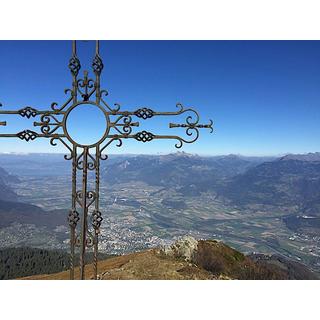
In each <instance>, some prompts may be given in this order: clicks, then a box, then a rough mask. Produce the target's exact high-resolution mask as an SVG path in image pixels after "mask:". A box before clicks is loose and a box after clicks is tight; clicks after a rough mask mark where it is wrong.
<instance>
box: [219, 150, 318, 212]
mask: <svg viewBox="0 0 320 320" xmlns="http://www.w3.org/2000/svg"><path fill="white" fill-rule="evenodd" d="M310 159H312V161H311V160H310ZM316 160H317V157H316V156H313V157H312V156H311V155H308V156H305V157H302V156H301V157H299V156H297V155H296V156H293V155H290V156H286V157H283V158H280V159H278V160H276V161H271V162H265V163H262V164H260V165H258V166H256V167H254V168H250V169H249V170H247V171H246V172H245V173H243V174H240V175H237V176H235V177H233V178H231V179H230V180H229V181H228V183H227V184H226V186H225V187H224V188H222V190H221V194H222V195H223V196H224V197H226V198H229V199H231V200H232V201H233V202H234V203H235V204H240V205H245V204H266V205H278V206H292V207H293V206H297V209H298V210H299V211H300V212H302V213H314V214H320V161H316Z"/></svg>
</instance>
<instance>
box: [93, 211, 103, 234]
mask: <svg viewBox="0 0 320 320" xmlns="http://www.w3.org/2000/svg"><path fill="white" fill-rule="evenodd" d="M102 220H103V218H102V213H101V212H100V211H99V210H94V211H93V212H92V215H91V223H92V226H93V228H94V229H95V230H98V229H99V228H100V226H101V223H102Z"/></svg>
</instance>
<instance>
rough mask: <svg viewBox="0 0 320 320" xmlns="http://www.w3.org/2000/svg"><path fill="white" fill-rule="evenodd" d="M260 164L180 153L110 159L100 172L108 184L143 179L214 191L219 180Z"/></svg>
mask: <svg viewBox="0 0 320 320" xmlns="http://www.w3.org/2000/svg"><path fill="white" fill-rule="evenodd" d="M257 163H260V162H259V160H258V159H256V158H255V159H254V160H253V161H250V160H248V159H246V160H245V159H242V158H241V157H239V156H235V155H228V156H215V157H204V156H199V155H190V154H187V153H184V152H179V153H174V154H168V155H160V156H148V155H141V156H135V157H131V158H130V159H124V160H121V161H118V162H114V163H112V164H110V165H109V166H106V168H105V169H104V170H103V172H102V176H103V177H104V178H105V179H106V181H108V182H109V183H123V182H129V181H143V182H145V183H147V184H150V185H159V186H166V187H174V188H176V189H177V191H180V192H181V193H183V194H186V195H198V194H199V193H201V192H205V191H208V190H214V189H216V188H217V187H219V185H220V184H221V183H222V181H223V180H224V179H225V178H227V177H231V176H234V175H237V174H239V173H242V172H245V171H246V170H247V169H248V168H250V167H253V166H255V165H257Z"/></svg>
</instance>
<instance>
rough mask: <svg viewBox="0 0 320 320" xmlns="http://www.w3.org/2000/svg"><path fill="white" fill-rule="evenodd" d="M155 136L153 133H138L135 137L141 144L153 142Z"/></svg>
mask: <svg viewBox="0 0 320 320" xmlns="http://www.w3.org/2000/svg"><path fill="white" fill-rule="evenodd" d="M154 137H155V136H154V134H153V133H151V132H148V131H144V130H143V131H141V132H137V133H136V134H135V135H134V138H135V139H136V140H137V141H141V142H149V141H151V140H153V139H154Z"/></svg>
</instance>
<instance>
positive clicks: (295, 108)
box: [0, 41, 320, 155]
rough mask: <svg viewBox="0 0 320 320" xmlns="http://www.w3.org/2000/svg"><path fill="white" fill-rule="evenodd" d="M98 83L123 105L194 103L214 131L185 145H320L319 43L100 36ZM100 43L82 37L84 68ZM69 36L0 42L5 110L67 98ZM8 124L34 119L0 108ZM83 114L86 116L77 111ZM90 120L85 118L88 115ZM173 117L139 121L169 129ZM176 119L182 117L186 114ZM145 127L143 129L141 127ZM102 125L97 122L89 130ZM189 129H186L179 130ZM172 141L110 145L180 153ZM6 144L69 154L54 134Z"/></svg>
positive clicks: (233, 148)
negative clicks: (112, 38)
mask: <svg viewBox="0 0 320 320" xmlns="http://www.w3.org/2000/svg"><path fill="white" fill-rule="evenodd" d="M100 47H101V48H100V53H101V56H102V58H103V61H104V65H105V68H104V70H103V74H102V79H101V82H102V83H101V87H102V88H105V89H107V90H108V91H109V96H108V98H107V101H108V102H109V103H114V102H118V103H120V104H121V106H122V108H123V110H126V109H127V110H135V109H137V108H138V107H140V106H143V107H144V106H148V107H150V108H153V109H154V110H160V111H175V104H176V103H177V102H181V103H183V104H184V105H185V106H193V107H194V108H195V109H197V110H198V111H199V113H200V115H201V122H204V123H206V122H207V121H208V119H212V120H213V121H214V124H215V125H214V128H215V130H214V133H213V134H209V132H208V131H207V130H202V131H201V136H200V138H199V140H198V141H197V142H196V143H194V144H192V145H185V146H184V147H183V149H181V150H183V151H186V152H194V153H199V154H228V153H236V154H244V155H279V154H284V153H304V152H315V151H320V41H102V42H101V45H100ZM93 50H94V42H79V46H78V55H79V57H80V59H81V62H82V65H83V67H84V68H85V67H87V68H89V67H90V63H91V59H92V56H93ZM70 54H71V43H70V42H68V41H0V71H1V76H0V101H1V102H2V103H3V105H4V106H3V109H8V110H12V109H18V108H21V107H24V106H26V105H28V106H32V107H35V108H38V109H48V108H50V104H51V102H53V101H56V102H59V103H63V102H64V101H65V99H66V96H65V95H64V89H65V88H68V87H70V86H71V75H70V72H69V69H68V68H67V65H68V60H69V57H70ZM1 120H2V121H3V120H7V121H8V126H7V127H6V128H4V127H0V130H1V131H2V132H12V133H13V132H16V130H19V129H24V128H30V129H32V128H31V127H32V123H33V119H30V120H27V119H23V118H20V117H19V118H18V117H16V116H10V117H9V116H8V117H4V116H1V119H0V121H1ZM80 120H81V119H80ZM82 120H84V119H82ZM176 120H178V119H175V118H174V117H168V118H166V121H165V122H164V121H163V119H152V121H151V122H150V124H149V122H143V123H141V127H140V129H141V130H142V129H144V128H146V129H147V130H150V131H153V132H155V133H159V134H170V132H171V130H170V129H169V128H168V127H167V123H169V122H175V121H176ZM179 120H182V119H181V118H179ZM140 129H139V130H140ZM94 130H96V122H95V121H93V122H92V123H89V124H88V128H87V131H85V134H87V132H89V134H90V132H93V131H94ZM181 135H183V130H181ZM174 144H175V141H154V142H151V143H149V144H148V143H146V144H142V143H139V142H136V141H125V144H124V146H123V147H122V148H121V149H116V148H111V149H110V151H109V152H110V153H115V152H117V153H169V152H175V151H176V149H175V148H174ZM0 148H1V149H0V152H63V150H64V149H63V148H62V147H59V146H58V147H52V146H50V145H49V142H48V140H46V139H42V140H41V139H39V140H37V141H33V142H29V143H26V142H24V141H18V140H17V139H2V140H1V141H0Z"/></svg>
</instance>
